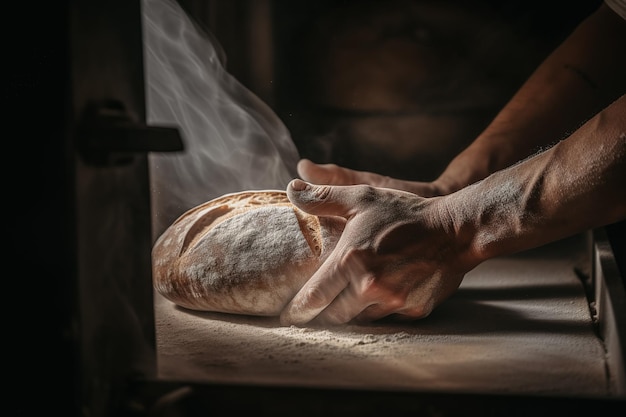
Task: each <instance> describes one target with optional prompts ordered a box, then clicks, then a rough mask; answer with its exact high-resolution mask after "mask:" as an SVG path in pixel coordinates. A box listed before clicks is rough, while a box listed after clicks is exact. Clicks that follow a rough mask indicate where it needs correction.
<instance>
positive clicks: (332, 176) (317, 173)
mask: <svg viewBox="0 0 626 417" xmlns="http://www.w3.org/2000/svg"><path fill="white" fill-rule="evenodd" d="M297 169H298V175H300V177H301V178H302V179H303V180H305V181H308V182H311V183H313V184H329V185H357V184H367V185H371V186H374V187H384V188H393V189H396V190H403V191H408V192H411V193H414V194H417V195H420V196H422V197H433V196H436V195H442V194H447V192H446V191H444V190H443V189H442V187H438V186H437V184H436V182H419V181H404V180H399V179H395V178H391V177H388V176H384V175H380V174H376V173H373V172H367V171H356V170H353V169H349V168H344V167H341V166H339V165H335V164H316V163H314V162H312V161H310V160H308V159H301V160H300V161H299V162H298V166H297Z"/></svg>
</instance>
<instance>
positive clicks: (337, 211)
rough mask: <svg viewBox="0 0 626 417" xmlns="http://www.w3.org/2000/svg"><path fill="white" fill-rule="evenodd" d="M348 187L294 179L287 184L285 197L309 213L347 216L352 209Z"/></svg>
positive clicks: (350, 213)
mask: <svg viewBox="0 0 626 417" xmlns="http://www.w3.org/2000/svg"><path fill="white" fill-rule="evenodd" d="M349 188H350V187H347V186H334V185H314V184H310V183H308V182H304V181H302V180H300V179H295V180H292V181H291V182H290V183H289V184H288V185H287V197H289V200H290V201H291V203H292V204H293V205H295V206H296V207H298V208H299V209H301V210H302V211H305V212H307V213H309V214H315V215H319V216H341V217H345V218H348V217H350V216H351V215H352V213H353V211H354V209H353V204H351V201H350V200H351V199H350V194H351V193H350V192H349Z"/></svg>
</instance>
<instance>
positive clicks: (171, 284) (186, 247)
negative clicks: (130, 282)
mask: <svg viewBox="0 0 626 417" xmlns="http://www.w3.org/2000/svg"><path fill="white" fill-rule="evenodd" d="M344 226H345V220H343V219H341V218H336V217H319V216H315V215H311V214H308V213H305V212H303V211H302V210H300V209H298V208H297V207H295V206H294V205H293V204H291V202H290V201H289V199H288V198H287V194H286V192H284V191H280V190H259V191H242V192H237V193H231V194H225V195H223V196H221V197H218V198H215V199H213V200H210V201H207V202H205V203H203V204H200V205H198V206H196V207H194V208H192V209H190V210H188V211H187V212H185V213H184V214H182V215H181V216H180V217H179V218H178V219H177V220H176V221H174V222H173V223H172V224H171V225H170V227H168V228H167V229H166V230H165V232H164V233H163V234H162V235H161V236H159V238H158V239H157V241H156V242H155V244H154V246H153V249H152V265H153V266H152V269H153V283H154V288H155V289H156V290H157V291H158V292H159V293H160V294H161V295H163V296H164V297H165V298H167V299H168V300H170V301H172V302H173V303H175V304H177V305H179V306H181V307H184V308H189V309H193V310H200V311H214V312H224V313H234V314H248V315H262V316H274V315H278V314H280V311H281V310H282V309H283V307H284V306H285V305H286V304H287V303H288V302H289V301H290V300H291V298H293V296H294V295H295V294H296V293H297V292H298V290H299V289H300V288H301V287H302V285H304V283H305V282H306V281H307V280H308V279H309V278H310V277H311V276H312V275H313V273H314V272H315V271H316V270H317V269H318V268H319V266H320V265H321V263H322V262H323V261H324V259H325V258H326V257H327V256H328V254H329V253H330V252H331V251H332V249H334V247H335V245H336V243H337V240H338V239H339V236H340V235H341V233H342V231H343V228H344Z"/></svg>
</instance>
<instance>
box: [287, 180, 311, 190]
mask: <svg viewBox="0 0 626 417" xmlns="http://www.w3.org/2000/svg"><path fill="white" fill-rule="evenodd" d="M291 188H292V189H293V190H294V191H304V190H308V189H309V188H311V186H310V185H309V184H308V183H306V182H304V181H302V180H299V179H295V180H293V181H291Z"/></svg>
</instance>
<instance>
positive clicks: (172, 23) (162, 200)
mask: <svg viewBox="0 0 626 417" xmlns="http://www.w3.org/2000/svg"><path fill="white" fill-rule="evenodd" d="M142 6H143V20H144V22H143V23H144V28H143V30H144V51H145V52H144V53H145V56H144V66H145V75H146V102H147V109H148V114H147V122H148V124H151V125H170V126H171V125H175V126H178V128H179V130H180V132H181V134H182V136H183V143H184V146H185V150H184V151H183V152H174V153H152V154H150V175H151V190H152V191H151V193H152V208H153V213H152V223H153V233H154V236H155V237H158V236H159V235H160V234H161V233H162V232H163V231H164V230H165V229H166V228H167V227H168V226H169V225H170V224H171V223H172V222H173V221H174V220H175V219H176V218H177V217H178V216H180V215H181V214H182V213H184V212H185V211H186V210H188V209H190V208H192V207H194V206H196V205H198V204H201V203H203V202H205V201H208V200H210V199H212V198H215V197H219V196H221V195H223V194H227V193H231V192H236V191H244V190H255V189H284V188H285V187H286V186H287V183H288V182H289V180H291V179H292V178H294V177H295V175H296V174H295V172H296V170H295V166H296V163H297V160H298V158H299V156H298V151H297V149H296V147H295V145H294V144H293V142H292V140H291V136H290V134H289V132H288V130H287V128H286V127H285V126H284V124H283V123H282V122H281V120H280V119H279V118H278V117H277V116H276V115H275V114H274V113H273V111H272V110H271V109H270V108H269V107H268V106H267V105H266V104H265V103H263V102H262V101H261V100H260V99H259V98H258V97H256V96H255V95H254V94H253V93H252V92H251V91H249V90H248V89H246V88H245V87H244V86H243V85H242V84H240V83H239V82H238V81H237V80H236V79H235V78H234V77H233V76H231V75H230V74H229V73H228V72H227V71H226V70H225V68H224V65H223V62H224V59H225V57H224V53H223V51H222V50H221V47H220V46H219V43H218V42H217V41H216V39H215V38H214V37H213V36H212V35H211V34H210V33H209V32H207V31H204V30H202V29H201V28H199V27H198V26H197V25H195V23H194V22H193V21H191V20H190V19H189V17H188V16H187V15H186V14H185V12H184V11H183V10H182V9H181V8H180V6H179V5H178V4H177V3H176V2H175V1H171V0H143V4H142Z"/></svg>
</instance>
